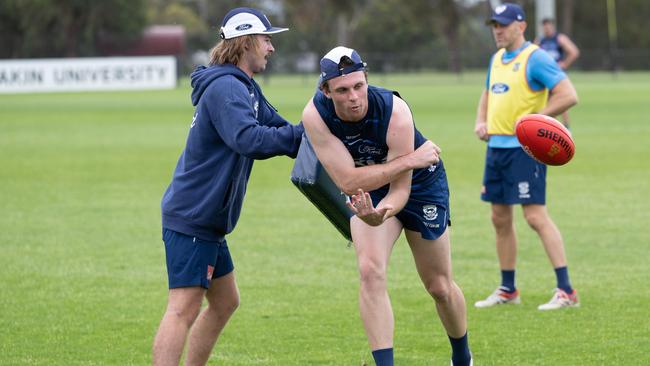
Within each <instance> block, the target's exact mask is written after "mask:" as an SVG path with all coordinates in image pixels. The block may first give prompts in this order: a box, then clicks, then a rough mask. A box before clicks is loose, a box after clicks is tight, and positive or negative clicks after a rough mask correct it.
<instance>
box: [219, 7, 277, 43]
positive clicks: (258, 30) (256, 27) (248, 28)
mask: <svg viewBox="0 0 650 366" xmlns="http://www.w3.org/2000/svg"><path fill="white" fill-rule="evenodd" d="M287 30H289V28H278V27H273V26H271V22H269V19H268V18H267V17H266V15H264V13H262V12H261V11H259V10H257V9H253V8H235V9H232V10H231V11H229V12H228V14H226V16H225V17H224V18H223V23H221V31H220V32H219V36H220V37H221V39H231V38H235V37H239V36H245V35H247V34H274V33H280V32H284V31H287Z"/></svg>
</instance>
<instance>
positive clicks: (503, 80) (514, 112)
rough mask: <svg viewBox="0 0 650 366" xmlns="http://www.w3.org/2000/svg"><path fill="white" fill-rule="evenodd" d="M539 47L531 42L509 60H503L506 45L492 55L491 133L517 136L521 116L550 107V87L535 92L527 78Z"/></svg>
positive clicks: (489, 130) (490, 87)
mask: <svg viewBox="0 0 650 366" xmlns="http://www.w3.org/2000/svg"><path fill="white" fill-rule="evenodd" d="M537 49H538V47H537V46H536V45H534V44H531V45H529V46H528V47H526V48H525V49H523V50H522V51H521V52H520V53H519V54H518V55H517V56H516V57H515V58H514V59H512V60H510V62H508V63H503V61H501V57H502V56H503V54H504V52H505V51H506V50H505V48H502V49H500V50H499V51H497V53H496V54H495V55H494V57H493V58H492V67H491V68H490V85H489V90H488V105H487V106H488V108H487V112H488V113H487V129H488V134H490V135H514V134H515V123H516V122H517V120H518V119H519V117H521V116H523V115H525V114H530V113H536V112H539V111H540V110H541V109H542V108H544V106H546V100H547V99H548V89H546V88H544V89H542V90H539V91H534V90H532V89H531V88H530V85H528V81H527V80H526V65H527V64H528V58H529V57H530V55H531V54H532V53H533V52H534V51H535V50H537Z"/></svg>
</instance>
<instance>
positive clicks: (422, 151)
mask: <svg viewBox="0 0 650 366" xmlns="http://www.w3.org/2000/svg"><path fill="white" fill-rule="evenodd" d="M441 152H442V150H441V149H440V148H439V147H438V145H436V144H434V143H433V142H431V141H429V140H427V141H425V142H424V143H423V144H422V145H420V147H418V148H417V149H416V150H415V151H413V152H412V153H411V157H412V158H413V159H414V162H415V165H414V167H415V169H418V168H427V167H430V166H431V165H435V164H438V162H439V161H440V153H441Z"/></svg>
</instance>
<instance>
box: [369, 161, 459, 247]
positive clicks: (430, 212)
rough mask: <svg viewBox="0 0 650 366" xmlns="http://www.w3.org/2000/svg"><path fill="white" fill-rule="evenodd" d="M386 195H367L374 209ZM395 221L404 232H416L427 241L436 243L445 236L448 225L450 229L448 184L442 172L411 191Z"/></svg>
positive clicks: (385, 192)
mask: <svg viewBox="0 0 650 366" xmlns="http://www.w3.org/2000/svg"><path fill="white" fill-rule="evenodd" d="M386 194H387V190H386V189H379V190H376V191H372V192H370V196H371V197H372V202H373V204H374V205H375V207H376V206H377V204H378V203H379V201H381V200H382V199H383V198H384V196H385V195H386ZM395 218H397V219H398V220H399V221H400V222H401V223H402V225H403V226H404V228H405V229H408V230H411V231H416V232H419V233H420V234H421V235H422V238H423V239H426V240H436V239H438V238H439V237H440V236H441V235H442V234H444V233H445V230H447V226H451V215H450V210H449V185H448V184H447V175H446V173H445V171H444V169H441V171H440V172H439V173H438V174H437V175H436V178H435V179H433V180H432V181H431V182H428V184H421V185H419V186H418V187H415V188H413V189H412V190H411V195H410V196H409V199H408V201H407V202H406V205H405V206H404V208H403V209H402V210H401V211H400V212H398V213H397V215H395Z"/></svg>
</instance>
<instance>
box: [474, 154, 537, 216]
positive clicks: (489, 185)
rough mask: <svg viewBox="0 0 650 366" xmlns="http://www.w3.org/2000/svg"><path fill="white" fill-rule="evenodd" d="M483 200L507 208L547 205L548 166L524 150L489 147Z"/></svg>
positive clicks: (482, 192)
mask: <svg viewBox="0 0 650 366" xmlns="http://www.w3.org/2000/svg"><path fill="white" fill-rule="evenodd" d="M481 199H482V200H483V201H487V202H492V203H498V204H506V205H515V204H540V205H543V204H545V203H546V165H544V164H542V163H539V162H537V161H535V160H534V159H533V158H531V157H530V156H528V154H526V152H525V151H524V150H523V149H522V148H512V149H499V148H491V147H488V149H487V153H486V155H485V172H484V174H483V188H482V189H481Z"/></svg>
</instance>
